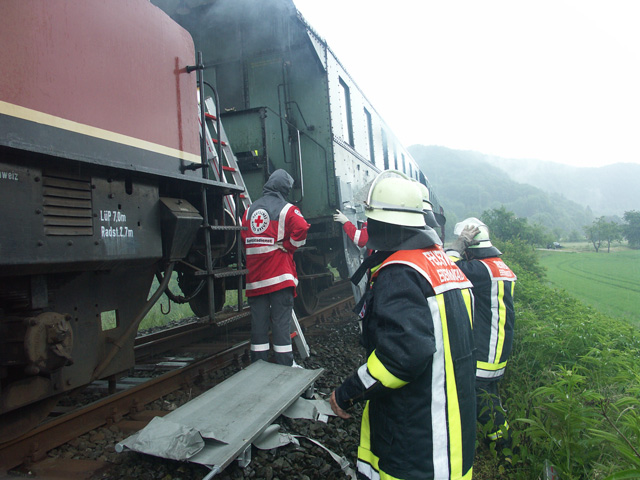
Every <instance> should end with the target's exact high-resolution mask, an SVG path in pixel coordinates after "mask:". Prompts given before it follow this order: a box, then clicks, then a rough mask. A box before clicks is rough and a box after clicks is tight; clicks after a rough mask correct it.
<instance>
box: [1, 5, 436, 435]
mask: <svg viewBox="0 0 640 480" xmlns="http://www.w3.org/2000/svg"><path fill="white" fill-rule="evenodd" d="M187 5H188V6H187ZM258 27H260V28H258ZM262 27H265V28H262ZM194 41H195V45H194ZM0 44H1V45H2V46H3V48H2V49H0V65H2V69H3V73H2V75H0V203H1V205H2V208H1V210H0V211H1V214H0V442H2V441H5V440H8V439H10V438H12V437H15V436H17V435H20V434H21V433H23V432H24V431H26V430H28V429H29V428H31V427H32V426H33V425H35V424H36V423H37V422H39V421H40V420H41V418H43V417H44V416H45V415H46V414H47V413H48V412H49V411H50V410H51V408H52V407H53V405H55V402H56V401H57V399H58V397H59V396H60V395H61V394H63V393H65V392H68V391H70V390H74V389H77V388H79V387H82V386H84V385H86V384H88V383H90V382H91V381H93V380H95V379H101V378H110V377H114V376H117V375H119V374H121V373H122V372H126V371H127V370H128V369H129V368H130V367H131V366H132V365H133V363H134V357H133V343H134V338H135V334H136V332H137V329H138V325H139V323H140V321H141V320H142V318H143V317H144V316H145V314H146V313H147V312H148V311H149V309H150V308H151V306H152V305H153V303H155V301H157V299H158V298H159V296H160V295H161V294H162V293H163V292H164V291H165V288H166V285H167V283H168V281H169V279H170V278H171V276H172V274H173V272H177V273H178V279H179V285H180V287H181V289H182V290H183V293H184V294H185V297H186V298H188V299H189V301H190V303H191V306H192V307H193V310H194V312H196V313H197V314H198V315H209V316H210V318H213V317H214V315H215V312H216V311H217V310H219V309H220V308H221V307H222V305H223V303H224V298H225V296H224V292H225V288H226V287H227V286H228V282H229V280H228V277H226V276H225V275H216V274H215V272H216V271H218V270H221V271H222V270H225V271H226V270H228V267H229V266H230V265H235V266H236V267H239V266H240V265H241V258H240V257H241V254H240V252H239V249H238V250H236V251H235V253H234V249H233V248H232V247H233V246H234V243H233V242H234V239H235V238H236V237H235V234H234V233H233V231H234V229H238V228H239V227H237V225H238V224H239V222H238V218H239V216H240V215H241V213H242V212H241V210H242V201H241V196H242V193H243V192H244V191H245V187H246V190H247V191H248V193H249V194H250V195H251V196H255V197H258V196H260V193H261V189H262V185H263V184H264V182H265V181H266V179H267V178H268V176H269V174H270V173H271V172H272V171H273V170H274V169H276V168H284V169H286V170H287V171H289V173H290V174H291V175H292V176H293V177H294V179H295V185H294V189H293V192H292V196H291V198H290V201H292V202H294V203H296V204H297V205H298V206H299V207H300V208H301V210H302V212H303V214H304V216H305V218H306V219H307V221H309V222H310V223H311V225H312V226H311V229H310V233H309V238H308V241H307V246H306V247H305V248H303V249H301V251H300V252H299V254H298V255H296V264H297V267H298V272H299V274H300V285H299V289H298V294H299V295H298V298H299V303H298V304H297V308H298V309H300V310H301V311H302V312H310V311H313V309H314V308H316V305H317V294H318V292H320V291H321V290H322V289H323V288H325V287H326V286H328V285H330V284H331V283H332V282H333V277H334V276H333V274H332V273H331V271H330V269H329V267H330V266H333V267H335V269H336V270H337V271H338V272H339V273H340V275H341V276H343V277H346V276H348V275H349V274H350V273H352V272H353V269H354V268H355V267H357V265H358V264H359V261H360V252H359V251H358V250H357V248H356V247H355V246H354V245H352V244H350V243H349V242H346V240H345V238H344V236H343V234H342V231H341V229H340V225H337V224H335V223H334V222H333V221H332V214H333V213H334V211H335V209H336V208H339V209H341V210H343V211H344V212H345V213H346V214H347V215H348V216H349V217H350V218H351V219H352V220H353V221H354V222H357V221H359V220H362V219H363V212H362V208H361V207H360V206H359V203H358V202H357V199H356V197H357V194H358V192H360V191H361V190H362V189H364V188H365V187H366V185H367V183H368V182H369V181H370V180H372V179H373V178H374V176H375V175H376V173H377V172H379V171H381V170H384V169H388V168H396V169H399V170H403V171H405V172H406V173H407V175H409V176H411V177H412V178H415V179H416V180H418V181H421V182H423V183H425V184H427V185H428V182H427V179H426V177H425V176H424V175H423V174H422V172H421V171H420V169H419V168H418V167H417V165H416V163H415V161H414V160H413V159H412V158H411V156H410V155H409V153H408V152H407V151H406V150H405V149H404V148H403V147H402V146H401V145H400V144H399V143H398V142H397V140H396V138H395V137H394V136H393V134H392V132H391V130H390V129H389V128H388V127H387V125H386V124H385V123H384V122H383V121H382V119H381V118H380V117H379V115H378V114H377V113H376V111H375V109H374V108H373V107H372V105H371V104H370V103H369V102H368V101H367V99H366V97H365V96H364V95H363V94H362V92H361V91H360V90H359V89H358V87H357V85H356V84H355V83H354V82H353V80H352V79H351V77H350V76H349V74H348V73H347V71H346V70H345V69H344V67H343V66H342V64H341V63H340V62H339V61H338V60H337V58H336V57H335V56H334V55H333V53H332V52H331V50H330V48H329V47H328V46H327V44H326V42H324V41H323V40H322V39H321V38H320V37H319V36H318V35H317V34H316V33H315V32H314V31H313V30H312V29H311V27H310V26H309V25H308V24H307V23H306V22H305V20H304V19H303V18H302V16H301V15H300V13H299V12H298V11H297V10H296V9H295V6H294V4H293V3H292V1H291V0H261V1H260V2H254V1H250V0H213V1H212V0H190V1H189V2H188V3H185V2H184V1H178V0H175V1H174V0H152V2H149V0H84V1H83V2H70V1H66V0H62V1H56V2H51V1H48V0H26V1H25V0H6V1H3V2H0ZM196 51H198V52H202V53H200V54H198V56H196ZM197 80H199V81H197ZM205 95H213V96H214V98H218V99H219V102H218V104H217V107H216V115H217V117H218V118H221V120H222V123H223V124H224V128H225V129H226V132H227V136H228V140H229V141H228V146H229V145H230V146H231V147H232V148H233V151H234V153H235V156H234V158H235V159H236V161H237V165H238V166H239V169H240V171H241V173H242V178H243V182H244V183H243V184H242V185H238V184H237V183H235V182H232V181H230V180H229V181H227V180H225V178H224V175H222V173H221V172H220V173H219V174H218V175H217V176H216V175H214V174H213V169H212V168H210V167H211V157H212V155H214V156H215V155H216V154H215V153H214V154H212V153H211V149H210V148H208V147H207V145H206V144H205V130H204V129H203V128H202V125H203V124H206V122H205V115H204V108H203V103H204V102H200V101H199V99H200V98H204V97H205ZM216 120H217V119H216ZM216 143H217V145H218V148H219V146H220V145H221V143H222V141H221V140H220V139H218V140H217V142H216ZM217 155H218V157H220V150H218V153H217ZM432 200H433V201H434V203H435V204H436V205H435V208H436V210H437V211H439V210H441V209H440V207H439V205H438V203H437V199H436V198H432ZM236 246H237V245H236ZM154 277H157V278H158V279H159V281H160V287H159V288H158V289H157V290H156V291H154V292H151V289H152V282H153V279H154Z"/></svg>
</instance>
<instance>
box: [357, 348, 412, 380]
mask: <svg viewBox="0 0 640 480" xmlns="http://www.w3.org/2000/svg"><path fill="white" fill-rule="evenodd" d="M367 368H368V369H369V373H370V374H371V376H372V377H373V378H375V379H376V380H378V381H379V382H380V383H382V384H383V385H384V386H385V387H387V388H402V387H404V386H405V385H406V384H407V383H409V382H405V381H404V380H400V379H399V378H398V377H396V376H395V375H394V374H392V373H391V372H390V371H389V370H387V368H386V367H385V366H384V365H383V364H382V362H381V361H380V360H379V359H378V357H377V356H376V351H375V350H374V351H373V352H371V355H369V359H368V360H367Z"/></svg>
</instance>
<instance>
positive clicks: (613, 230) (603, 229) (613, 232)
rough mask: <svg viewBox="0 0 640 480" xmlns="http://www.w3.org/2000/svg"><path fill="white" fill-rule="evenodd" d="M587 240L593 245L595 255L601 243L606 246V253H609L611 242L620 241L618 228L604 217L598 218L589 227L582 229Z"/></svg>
mask: <svg viewBox="0 0 640 480" xmlns="http://www.w3.org/2000/svg"><path fill="white" fill-rule="evenodd" d="M584 233H585V234H586V235H587V240H589V241H590V242H591V243H592V244H593V248H595V250H596V253H597V252H598V250H600V247H601V245H602V242H606V244H607V253H610V252H611V242H613V241H615V240H618V241H619V240H621V239H622V233H621V231H620V226H619V225H618V224H617V223H616V222H612V221H607V220H606V219H605V217H599V218H597V219H595V220H594V221H593V223H592V224H591V225H587V226H585V227H584Z"/></svg>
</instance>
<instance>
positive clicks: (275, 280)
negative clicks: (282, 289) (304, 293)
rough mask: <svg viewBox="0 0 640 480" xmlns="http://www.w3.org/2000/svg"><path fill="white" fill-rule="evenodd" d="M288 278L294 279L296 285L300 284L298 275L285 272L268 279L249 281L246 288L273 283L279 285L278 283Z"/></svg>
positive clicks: (266, 285)
mask: <svg viewBox="0 0 640 480" xmlns="http://www.w3.org/2000/svg"><path fill="white" fill-rule="evenodd" d="M287 280H291V281H293V283H294V284H295V285H296V286H297V285H298V279H297V278H296V277H294V276H293V275H291V274H290V273H285V274H283V275H278V276H277V277H271V278H267V279H266V280H260V281H257V282H251V283H247V287H246V288H247V290H253V289H255V288H262V287H270V286H271V285H277V284H278V283H282V282H286V281H287Z"/></svg>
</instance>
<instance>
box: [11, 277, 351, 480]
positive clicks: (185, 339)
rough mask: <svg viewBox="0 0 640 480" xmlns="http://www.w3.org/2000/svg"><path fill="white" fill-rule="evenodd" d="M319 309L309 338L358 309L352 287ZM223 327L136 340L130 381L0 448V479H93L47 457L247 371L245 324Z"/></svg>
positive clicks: (331, 292) (309, 322)
mask: <svg viewBox="0 0 640 480" xmlns="http://www.w3.org/2000/svg"><path fill="white" fill-rule="evenodd" d="M322 305H323V306H322V307H321V308H320V309H319V310H318V311H317V312H316V313H314V314H313V315H310V316H307V317H304V318H301V319H300V323H301V325H302V327H303V328H304V329H305V330H304V331H305V334H307V333H308V332H310V331H311V330H318V331H319V332H320V333H321V332H322V331H323V330H326V329H330V325H331V322H332V318H336V317H338V316H340V314H341V313H342V314H344V312H345V310H347V309H349V308H350V307H351V306H352V305H353V297H352V296H351V290H350V288H348V286H345V284H344V283H340V284H338V285H337V286H335V287H332V288H331V289H328V290H327V291H325V292H323V304H322ZM220 328H223V327H220V326H218V327H213V326H211V324H209V323H208V322H202V321H195V322H191V323H188V324H186V325H183V326H180V327H175V328H172V329H168V330H166V331H162V332H158V333H154V334H150V335H145V336H141V337H139V339H138V340H137V341H136V347H135V349H136V367H135V368H134V375H133V376H132V377H127V378H121V379H119V380H117V381H116V380H115V379H112V380H110V381H102V382H95V383H94V384H92V385H90V386H89V387H87V390H96V391H100V395H101V396H103V397H104V398H100V399H99V400H95V401H93V402H91V403H89V404H88V405H85V406H83V407H81V408H77V409H74V410H72V411H70V412H68V413H64V414H62V415H60V416H58V417H55V418H50V419H48V420H47V421H45V422H44V423H43V424H42V425H40V426H39V427H37V428H35V429H34V430H32V431H30V432H29V433H27V434H25V435H22V436H21V437H18V438H16V439H15V440H13V441H10V442H7V443H4V444H1V445H0V474H2V473H3V472H4V473H6V472H7V471H8V470H10V469H16V467H17V468H18V471H21V472H23V473H26V472H34V471H38V470H39V471H40V474H39V476H40V478H47V479H54V478H64V479H65V480H72V479H74V478H88V477H87V474H88V472H91V471H96V470H99V469H100V468H101V467H103V466H104V465H102V464H101V462H99V461H98V462H88V461H84V462H81V464H79V463H78V462H70V460H68V459H63V458H47V454H48V452H49V451H51V450H52V449H54V448H56V447H59V446H60V445H63V444H65V443H67V442H70V441H72V440H74V439H75V438H77V437H79V436H80V435H83V434H85V433H87V432H90V431H92V430H95V429H96V428H99V427H102V426H107V427H109V426H113V425H115V426H117V427H118V428H119V429H121V430H123V431H128V432H133V431H137V430H140V429H141V428H143V427H144V426H145V425H146V423H147V422H149V421H150V420H151V419H152V418H153V417H154V416H157V415H160V416H161V415H164V414H166V413H168V411H156V410H151V411H145V406H147V405H149V404H151V403H152V402H154V401H155V400H158V399H160V398H162V397H164V396H166V395H168V394H170V393H172V392H175V391H177V390H181V389H182V390H189V389H192V390H194V391H204V390H206V389H208V388H211V387H212V386H213V385H215V383H216V382H217V381H218V380H219V379H220V373H219V372H220V371H221V370H222V369H225V368H231V369H232V370H233V371H237V370H239V369H241V368H242V367H243V366H246V365H248V363H249V348H250V345H249V340H248V335H249V325H248V323H247V324H246V325H243V324H242V323H241V322H238V324H237V325H234V328H233V329H231V328H229V329H228V330H226V331H224V335H220V333H221V332H220V331H219V329H220ZM312 335H313V333H312ZM195 339H198V340H199V341H198V342H197V343H196V342H195V341H194V340H195ZM87 462H88V463H87ZM52 472H56V473H55V474H54V473H52ZM43 474H44V476H43Z"/></svg>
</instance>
